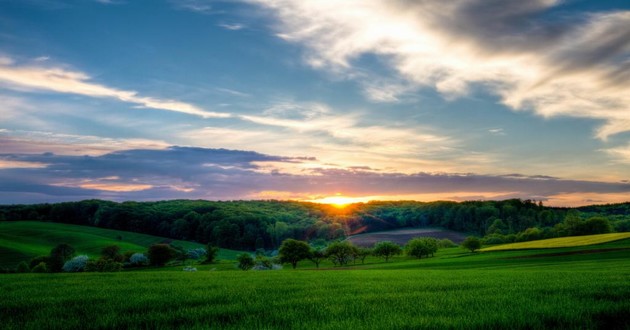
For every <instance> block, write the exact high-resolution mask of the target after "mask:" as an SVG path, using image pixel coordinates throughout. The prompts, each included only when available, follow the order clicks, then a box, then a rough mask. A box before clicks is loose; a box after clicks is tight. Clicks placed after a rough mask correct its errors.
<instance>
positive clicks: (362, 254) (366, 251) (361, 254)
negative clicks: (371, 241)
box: [356, 247, 372, 264]
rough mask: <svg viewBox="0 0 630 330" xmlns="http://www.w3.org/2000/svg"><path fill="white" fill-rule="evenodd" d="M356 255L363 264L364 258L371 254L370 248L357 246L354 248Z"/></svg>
mask: <svg viewBox="0 0 630 330" xmlns="http://www.w3.org/2000/svg"><path fill="white" fill-rule="evenodd" d="M356 255H357V259H359V260H361V264H364V263H365V258H367V257H368V256H370V255H372V249H368V248H361V247H359V248H357V249H356Z"/></svg>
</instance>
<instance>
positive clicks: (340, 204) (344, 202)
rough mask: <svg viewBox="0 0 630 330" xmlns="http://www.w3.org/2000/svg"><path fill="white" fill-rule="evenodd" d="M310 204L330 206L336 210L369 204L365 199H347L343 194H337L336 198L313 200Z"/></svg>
mask: <svg viewBox="0 0 630 330" xmlns="http://www.w3.org/2000/svg"><path fill="white" fill-rule="evenodd" d="M309 202H313V203H320V204H329V205H332V206H334V207H336V208H339V209H343V208H345V207H346V206H348V205H350V204H353V203H364V202H367V200H366V198H365V197H347V196H343V195H341V194H336V195H335V196H328V197H324V198H318V199H313V200H310V201H309Z"/></svg>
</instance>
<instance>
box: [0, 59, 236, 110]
mask: <svg viewBox="0 0 630 330" xmlns="http://www.w3.org/2000/svg"><path fill="white" fill-rule="evenodd" d="M0 86H2V87H5V88H8V89H13V90H18V91H29V92H35V91H37V92H55V93H63V94H76V95H83V96H89V97H95V98H109V99H116V100H119V101H122V102H127V103H132V104H136V105H137V107H139V108H149V109H158V110H167V111H174V112H180V113H185V114H189V115H195V116H200V117H203V118H228V117H231V115H230V114H229V113H220V112H211V111H206V110H204V109H201V108H199V107H197V106H195V105H192V104H189V103H184V102H180V101H176V100H170V99H161V98H155V97H148V96H141V95H139V94H138V92H135V91H128V90H121V89H116V88H112V87H108V86H105V85H101V84H98V83H95V82H93V81H92V78H91V77H90V76H88V75H87V74H85V73H83V72H79V71H72V70H68V69H65V68H62V67H55V66H48V67H45V66H33V65H17V64H15V62H14V61H13V60H12V59H9V60H3V61H0Z"/></svg>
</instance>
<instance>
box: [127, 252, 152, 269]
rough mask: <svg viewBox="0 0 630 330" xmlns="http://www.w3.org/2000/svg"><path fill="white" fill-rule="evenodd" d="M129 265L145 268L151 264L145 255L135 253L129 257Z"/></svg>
mask: <svg viewBox="0 0 630 330" xmlns="http://www.w3.org/2000/svg"><path fill="white" fill-rule="evenodd" d="M129 263H130V264H131V265H133V266H143V265H148V264H149V258H147V257H146V256H145V255H144V254H143V253H134V254H132V255H131V257H129Z"/></svg>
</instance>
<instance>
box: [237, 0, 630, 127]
mask: <svg viewBox="0 0 630 330" xmlns="http://www.w3.org/2000/svg"><path fill="white" fill-rule="evenodd" d="M249 2H251V3H255V4H258V5H260V6H262V7H264V8H267V9H269V10H270V12H271V14H272V15H273V16H274V17H276V18H277V20H278V23H277V24H276V26H275V28H276V29H277V33H278V36H279V37H281V38H283V39H285V40H287V41H288V42H292V43H298V44H301V45H303V46H304V47H306V48H307V49H308V52H306V53H305V54H306V55H305V60H306V62H307V63H308V64H310V65H311V66H313V67H315V68H320V69H325V70H329V71H332V72H335V73H337V74H341V75H344V76H346V77H348V78H350V79H356V80H357V81H359V82H360V83H361V84H363V86H364V88H365V92H366V95H368V96H369V97H371V98H372V99H373V100H375V101H381V102H382V101H396V100H397V99H398V94H401V93H402V94H404V93H406V92H409V91H413V90H414V89H417V88H432V89H435V90H437V91H439V92H440V93H442V95H444V96H445V97H446V98H455V97H459V96H461V95H465V94H467V93H470V91H471V90H472V89H474V88H477V87H480V86H481V87H482V88H484V89H486V90H487V91H489V92H491V93H493V94H495V95H497V96H498V97H499V98H500V99H501V102H502V103H504V104H505V105H507V106H508V107H510V108H512V109H514V110H531V111H534V112H535V113H536V114H539V115H541V116H545V117H550V116H573V117H582V118H594V119H599V120H602V121H603V123H604V124H603V125H602V126H601V127H600V128H599V129H598V130H597V132H596V136H597V137H599V138H601V139H606V138H607V137H609V136H610V135H613V134H617V133H621V132H624V131H628V130H630V85H629V84H628V83H627V82H628V81H630V60H629V56H630V30H629V29H628V28H627V27H628V26H630V11H611V12H602V13H588V14H584V13H581V14H579V15H578V14H575V15H572V14H570V13H565V12H562V7H561V5H562V3H563V2H562V1H560V0H533V1H494V0H493V1H487V0H473V1H462V0H459V1H404V0H393V1H390V0H354V1H353V0H349V1H333V0H328V1H326V0H323V1H301V0H251V1H249ZM550 18H553V19H550ZM371 55H375V56H377V57H378V58H379V59H381V61H382V63H385V66H386V67H387V68H388V69H390V70H391V71H392V72H393V73H392V74H391V75H389V76H387V75H386V76H385V77H382V74H380V75H376V74H375V73H374V72H372V73H370V72H369V70H357V69H365V67H363V66H362V65H361V61H362V59H364V58H365V57H366V56H371ZM366 71H367V72H366ZM375 75H376V76H375ZM375 78H376V79H375ZM375 81H377V82H378V81H384V82H385V83H378V84H376V85H375V83H374V82H375Z"/></svg>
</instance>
